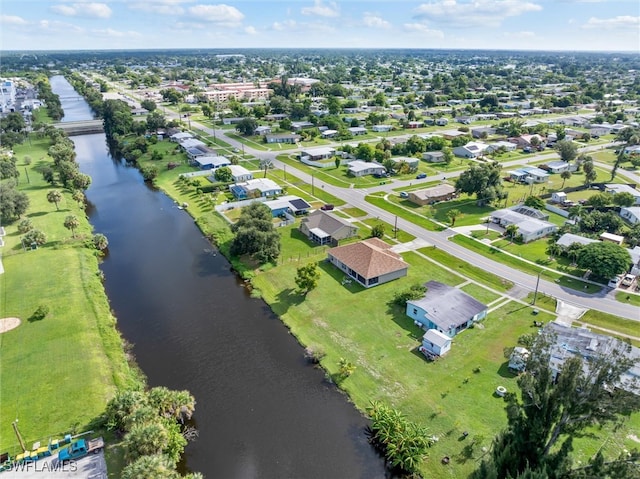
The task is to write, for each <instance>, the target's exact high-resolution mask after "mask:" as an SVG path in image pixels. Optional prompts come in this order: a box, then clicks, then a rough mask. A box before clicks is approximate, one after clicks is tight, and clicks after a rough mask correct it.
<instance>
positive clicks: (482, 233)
mask: <svg viewBox="0 0 640 479" xmlns="http://www.w3.org/2000/svg"><path fill="white" fill-rule="evenodd" d="M471 237H472V238H475V239H479V240H483V239H488V240H490V241H493V240H496V239H498V238H502V235H501V234H500V233H498V232H497V231H494V230H491V229H487V230H484V229H482V230H474V231H472V232H471Z"/></svg>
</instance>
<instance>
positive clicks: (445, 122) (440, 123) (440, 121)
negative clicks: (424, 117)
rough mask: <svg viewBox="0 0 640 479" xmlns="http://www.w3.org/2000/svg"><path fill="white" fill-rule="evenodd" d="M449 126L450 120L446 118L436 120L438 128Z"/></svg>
mask: <svg viewBox="0 0 640 479" xmlns="http://www.w3.org/2000/svg"><path fill="white" fill-rule="evenodd" d="M448 124H449V120H447V119H446V118H436V125H438V126H447V125H448Z"/></svg>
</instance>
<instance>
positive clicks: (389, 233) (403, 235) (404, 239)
mask: <svg viewBox="0 0 640 479" xmlns="http://www.w3.org/2000/svg"><path fill="white" fill-rule="evenodd" d="M363 223H365V224H367V225H369V226H370V227H371V228H373V227H374V226H376V225H378V224H382V225H383V226H384V233H385V236H386V237H387V238H389V239H391V238H393V239H396V240H397V241H398V243H408V242H409V241H413V240H414V239H416V237H415V236H413V235H412V234H409V233H407V232H406V231H402V230H401V229H398V231H397V233H394V231H393V230H394V228H393V225H390V224H389V223H386V222H385V221H382V220H379V219H377V218H366V219H365V220H363Z"/></svg>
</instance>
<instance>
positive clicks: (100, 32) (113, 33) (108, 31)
mask: <svg viewBox="0 0 640 479" xmlns="http://www.w3.org/2000/svg"><path fill="white" fill-rule="evenodd" d="M91 33H92V34H94V35H96V36H99V37H109V38H125V37H129V38H139V37H142V35H141V34H140V33H138V32H134V31H132V30H129V31H126V32H122V31H120V30H114V29H112V28H104V29H96V30H91Z"/></svg>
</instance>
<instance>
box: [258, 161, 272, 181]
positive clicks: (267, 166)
mask: <svg viewBox="0 0 640 479" xmlns="http://www.w3.org/2000/svg"><path fill="white" fill-rule="evenodd" d="M271 168H273V161H271V159H270V158H262V159H261V160H260V169H261V170H264V177H265V178H266V177H267V170H270V169H271Z"/></svg>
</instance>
